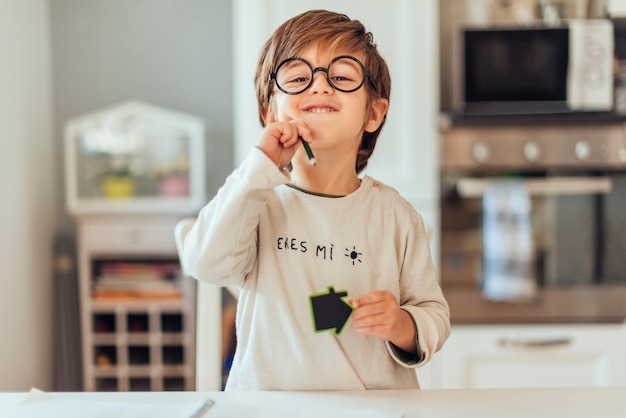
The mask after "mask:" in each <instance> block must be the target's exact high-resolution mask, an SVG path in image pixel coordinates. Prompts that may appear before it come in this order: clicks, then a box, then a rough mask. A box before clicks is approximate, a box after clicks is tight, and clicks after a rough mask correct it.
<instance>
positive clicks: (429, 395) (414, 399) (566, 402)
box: [0, 387, 626, 418]
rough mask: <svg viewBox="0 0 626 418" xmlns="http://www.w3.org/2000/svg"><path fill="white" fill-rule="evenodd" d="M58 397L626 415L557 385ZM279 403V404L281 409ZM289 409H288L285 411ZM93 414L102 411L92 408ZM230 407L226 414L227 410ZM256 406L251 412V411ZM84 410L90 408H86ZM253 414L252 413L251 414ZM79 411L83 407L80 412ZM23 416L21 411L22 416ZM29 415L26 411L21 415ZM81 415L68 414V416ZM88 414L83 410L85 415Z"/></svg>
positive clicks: (4, 409) (557, 417) (378, 413)
mask: <svg viewBox="0 0 626 418" xmlns="http://www.w3.org/2000/svg"><path fill="white" fill-rule="evenodd" d="M49 395H52V396H53V397H54V398H55V399H57V400H65V401H74V402H76V403H77V405H74V406H79V405H78V403H79V402H78V401H80V405H82V406H81V407H83V408H90V402H102V401H105V402H112V403H119V404H120V415H119V416H123V414H124V404H123V403H126V405H128V403H129V402H131V403H132V402H137V403H152V404H157V405H158V404H163V403H169V404H171V403H176V402H197V401H200V400H204V399H207V398H210V399H212V400H214V401H215V404H214V405H213V407H211V408H210V409H209V410H208V412H207V413H205V414H204V415H203V417H205V418H211V417H216V418H217V417H220V416H222V417H223V416H238V415H232V414H231V415H228V414H227V413H228V412H230V413H233V414H237V413H238V412H237V411H240V412H241V411H246V413H247V415H246V416H250V417H259V416H268V415H263V414H264V413H265V414H267V412H268V411H269V412H270V413H271V412H272V410H274V409H275V412H276V414H274V415H269V416H274V417H281V418H282V417H286V416H289V417H290V418H299V417H312V416H317V415H315V414H316V413H317V412H320V413H321V412H324V415H323V416H324V418H339V417H345V416H349V417H353V416H359V417H361V418H362V417H403V418H418V417H428V418H437V417H439V418H447V417H450V418H452V417H454V418H458V417H463V418H503V417H507V418H529V417H533V418H544V417H545V418H548V417H549V418H561V417H562V418H566V417H567V418H583V417H584V418H588V417H602V418H617V417H619V418H623V417H624V416H625V414H626V388H608V387H607V388H567V389H565V388H563V389H559V388H552V389H469V390H400V391H393V390H390V391H357V392H109V393H94V392H91V393H50V394H49ZM26 396H27V394H26V393H0V417H5V416H7V414H8V415H10V416H11V417H13V416H15V415H12V414H14V413H15V412H16V411H17V410H16V408H17V407H18V406H19V404H20V403H21V402H22V401H23V400H24V399H25V397H26ZM279 408H280V409H279ZM285 410H288V412H289V414H288V415H285V414H284V412H285ZM89 411H90V412H91V413H92V414H90V415H89V416H94V417H95V416H98V415H94V414H97V410H93V409H92V410H89ZM224 411H226V413H225V412H224ZM251 411H252V412H251ZM83 412H85V411H83ZM250 413H251V414H250ZM78 414H79V415H80V410H79V412H78ZM17 416H20V415H17ZM21 416H24V415H21ZM73 416H76V415H74V414H69V415H66V416H64V418H72V417H73ZM83 416H84V415H83Z"/></svg>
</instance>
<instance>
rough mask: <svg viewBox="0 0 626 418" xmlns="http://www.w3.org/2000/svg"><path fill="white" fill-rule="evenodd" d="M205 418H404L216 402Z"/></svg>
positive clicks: (354, 410)
mask: <svg viewBox="0 0 626 418" xmlns="http://www.w3.org/2000/svg"><path fill="white" fill-rule="evenodd" d="M204 417H205V418H241V417H254V418H319V417H324V418H402V413H401V412H397V411H383V410H378V409H370V408H342V407H335V408H332V407H324V408H310V407H306V408H305V407H300V408H296V407H286V406H284V407H282V406H260V405H249V404H241V403H231V402H220V401H218V402H216V403H215V405H213V406H212V407H211V409H210V411H209V413H208V414H206V415H204Z"/></svg>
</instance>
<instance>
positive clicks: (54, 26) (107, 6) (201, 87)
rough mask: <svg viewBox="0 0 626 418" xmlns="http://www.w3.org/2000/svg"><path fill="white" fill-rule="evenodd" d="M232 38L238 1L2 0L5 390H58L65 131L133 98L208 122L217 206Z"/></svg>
mask: <svg viewBox="0 0 626 418" xmlns="http://www.w3.org/2000/svg"><path fill="white" fill-rule="evenodd" d="M231 36H232V35H231V5H230V1H229V0H179V1H172V0H133V1H127V0H88V1H86V0H29V1H12V0H0V57H1V58H0V59H1V61H0V63H1V65H0V138H1V139H0V141H1V143H2V152H0V174H1V175H0V179H1V180H0V184H2V188H1V189H0V190H2V193H3V204H2V207H1V209H0V224H1V225H2V226H1V228H0V232H1V234H0V257H1V260H2V262H1V263H0V391H17V390H29V389H30V388H31V387H33V386H34V387H38V388H40V389H43V390H53V389H54V387H53V383H52V382H53V377H52V374H53V371H52V369H53V367H52V363H53V346H52V341H53V338H52V332H53V330H54V327H55V323H54V317H53V314H52V299H53V288H52V283H53V277H52V276H53V268H52V248H53V241H54V237H55V236H56V235H58V234H59V233H61V232H67V233H70V234H73V233H74V229H75V224H74V220H73V218H72V217H71V216H69V215H68V214H67V211H66V209H65V187H64V174H63V170H64V158H63V126H64V124H65V122H66V121H67V120H68V119H69V118H71V117H74V116H76V115H79V114H83V113H86V112H91V111H93V110H97V109H99V108H101V107H105V106H109V105H111V104H114V103H116V102H119V101H122V100H127V99H136V100H142V101H147V102H150V103H153V104H155V105H157V106H162V107H168V108H172V109H175V110H178V111H182V112H186V113H191V114H194V115H198V116H200V117H201V118H203V119H204V120H205V121H206V122H207V125H208V135H207V141H206V148H207V152H206V163H207V192H208V195H209V196H211V195H212V194H214V193H215V192H216V191H217V188H218V187H219V185H221V184H222V183H223V181H224V179H225V177H226V176H227V174H228V173H229V172H230V171H231V169H232V161H233V150H232V148H233V146H232V77H231V73H232V71H231V70H232V64H231V59H232V55H231ZM250 85H251V88H252V81H250ZM77 364H79V359H77Z"/></svg>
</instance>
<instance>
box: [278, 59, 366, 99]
mask: <svg viewBox="0 0 626 418" xmlns="http://www.w3.org/2000/svg"><path fill="white" fill-rule="evenodd" d="M318 71H322V72H324V73H326V80H327V81H328V84H330V85H331V86H332V88H334V89H335V90H339V91H342V92H344V93H351V92H353V91H357V90H358V89H360V88H361V86H362V85H363V84H364V83H365V79H369V81H370V83H371V84H372V87H373V88H374V91H377V89H376V84H375V83H374V80H373V78H372V74H371V73H370V72H369V71H368V70H367V69H366V68H365V66H364V65H363V64H362V63H361V61H359V60H358V59H356V58H355V57H352V56H350V55H340V56H338V57H335V58H333V60H332V61H331V62H330V64H328V67H327V68H323V67H317V68H313V67H312V66H311V64H309V62H308V61H307V60H305V59H303V58H299V57H295V58H288V59H286V60H284V61H283V62H281V63H280V64H279V65H278V68H276V71H275V72H273V73H271V74H270V76H269V79H268V83H270V85H269V86H268V97H271V82H272V80H274V81H275V82H276V87H278V89H279V90H280V91H282V92H283V93H285V94H300V93H302V92H303V91H305V90H306V89H308V88H309V87H310V86H311V84H313V77H314V76H315V73H316V72H318Z"/></svg>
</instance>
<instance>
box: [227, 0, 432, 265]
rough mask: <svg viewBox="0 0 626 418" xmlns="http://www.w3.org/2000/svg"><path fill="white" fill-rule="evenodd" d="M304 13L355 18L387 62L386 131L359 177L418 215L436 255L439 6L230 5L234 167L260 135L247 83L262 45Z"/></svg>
mask: <svg viewBox="0 0 626 418" xmlns="http://www.w3.org/2000/svg"><path fill="white" fill-rule="evenodd" d="M309 9H328V10H333V11H336V12H340V13H345V14H347V15H348V16H349V17H351V18H353V19H358V20H360V21H361V22H363V24H364V25H365V26H366V28H368V29H369V30H371V32H372V33H373V34H374V40H375V42H376V44H377V45H378V48H379V50H380V52H381V54H382V55H383V57H384V58H385V60H386V61H387V64H388V66H389V69H390V72H391V77H392V92H391V101H390V109H389V114H388V116H387V121H386V125H385V127H384V128H383V130H382V132H381V135H380V138H379V139H378V142H377V145H376V150H375V151H374V154H373V156H372V158H371V160H370V161H369V163H368V167H367V169H366V172H367V174H369V175H371V176H372V177H374V178H376V179H377V180H380V181H382V182H384V183H386V184H388V185H390V186H392V187H394V188H396V189H397V190H398V191H399V192H400V194H402V196H404V197H405V198H406V199H407V200H408V201H409V202H410V203H411V204H412V205H413V206H414V207H415V208H416V209H417V210H418V211H419V212H420V213H421V214H422V216H423V217H424V220H425V222H426V224H427V225H428V227H429V229H430V231H431V248H432V250H433V254H434V258H435V261H436V263H437V264H438V253H439V232H438V231H439V203H438V202H439V200H438V199H439V131H438V121H439V119H438V117H439V49H438V48H439V41H438V39H439V29H438V28H439V26H438V22H439V17H438V13H439V3H438V2H437V1H435V0H420V1H413V0H394V1H390V2H387V1H380V0H346V1H341V2H337V1H334V0H315V1H313V0H299V1H293V0H258V1H247V0H235V1H234V2H233V64H234V65H233V70H234V72H233V90H234V136H235V141H234V142H235V159H236V161H235V164H236V165H238V164H239V163H240V162H241V161H242V160H243V159H244V158H245V156H246V155H247V154H248V151H249V149H250V147H251V146H252V145H253V144H255V143H256V141H257V140H258V138H259V135H260V132H261V126H260V124H259V117H258V112H257V104H256V98H255V93H254V86H253V79H254V72H255V67H256V63H257V59H258V55H259V52H260V50H261V47H262V45H263V43H264V42H265V41H266V39H268V38H269V37H270V35H271V34H272V32H273V31H274V30H275V29H276V28H277V27H278V26H279V25H280V24H282V23H283V22H284V21H285V20H287V19H289V18H291V17H293V16H295V15H297V14H299V13H302V12H304V11H306V10H309Z"/></svg>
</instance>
